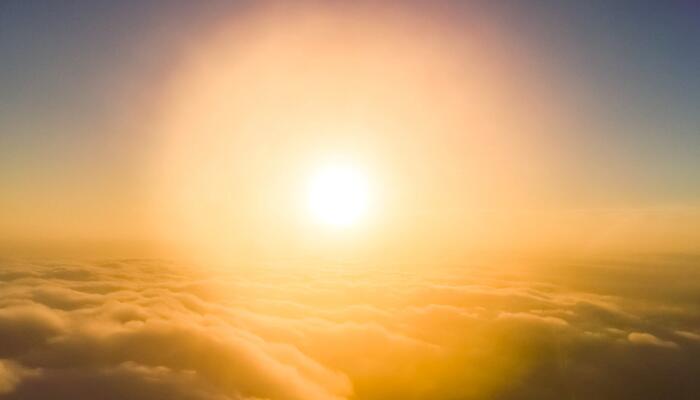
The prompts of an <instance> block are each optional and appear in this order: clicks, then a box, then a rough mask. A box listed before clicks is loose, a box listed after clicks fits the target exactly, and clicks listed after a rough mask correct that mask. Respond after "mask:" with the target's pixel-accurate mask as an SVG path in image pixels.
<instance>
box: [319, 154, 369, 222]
mask: <svg viewBox="0 0 700 400" xmlns="http://www.w3.org/2000/svg"><path fill="white" fill-rule="evenodd" d="M368 205H369V183H368V180H367V176H366V175H365V174H364V173H363V171H362V170H361V169H359V168H356V167H354V166H352V165H345V164H342V165H326V166H323V167H321V168H319V169H318V170H316V171H315V173H313V174H312V176H311V178H310V180H309V186H308V207H309V211H310V214H311V216H312V217H313V218H314V220H315V221H316V222H319V223H322V224H324V225H328V226H333V227H349V226H351V225H354V224H356V223H357V222H358V221H359V220H360V219H361V217H363V216H364V215H365V213H366V212H367V208H368Z"/></svg>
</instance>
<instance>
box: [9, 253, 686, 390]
mask: <svg viewBox="0 0 700 400" xmlns="http://www.w3.org/2000/svg"><path fill="white" fill-rule="evenodd" d="M665 267H666V268H665V269H663V270H658V271H656V272H655V273H652V272H650V271H649V270H648V269H646V268H645V267H644V266H639V265H637V264H635V263H626V264H625V265H623V266H616V265H598V264H596V265H591V266H588V267H580V266H579V267H577V268H567V269H565V270H564V269H562V270H561V271H558V272H559V273H553V272H552V271H551V270H546V271H542V270H537V269H535V268H529V267H522V268H521V269H516V270H515V271H508V272H507V273H505V272H504V271H500V270H495V269H494V270H487V269H484V270H481V271H475V270H474V269H465V270H445V271H439V273H436V272H435V271H434V270H431V271H410V272H409V271H378V270H373V271H360V270H351V269H350V270H348V269H346V270H313V271H312V270H309V271H282V270H271V269H269V270H261V271H256V272H250V271H247V272H246V271H204V270H200V271H197V270H193V269H191V268H186V267H183V266H178V265H176V264H172V263H165V262H157V261H147V260H121V261H112V262H95V263H85V264H80V263H56V262H34V263H23V262H18V261H5V262H4V265H3V269H2V273H0V398H7V399H29V400H32V399H45V398H53V399H76V398H81V397H90V396H93V395H99V397H100V398H104V399H122V398H129V399H153V398H168V399H197V400H205V399H206V400H226V399H229V400H243V399H248V400H250V399H270V400H274V399H280V400H296V399H309V400H326V399H327V400H341V399H370V400H371V399H387V398H404V399H453V398H464V399H485V398H488V399H530V398H531V399H560V398H566V397H572V396H576V397H577V398H584V399H585V398H591V399H593V398H620V399H626V398H629V399H644V398H660V397H673V398H676V399H685V398H688V399H690V398H693V396H694V395H695V394H696V393H697V392H698V391H700V383H698V382H697V380H696V379H693V376H694V375H695V374H697V373H698V372H700V361H699V360H700V341H699V340H698V337H700V335H698V334H697V333H696V332H698V328H699V327H700V309H699V307H698V304H699V303H698V302H697V301H696V300H697V297H696V293H698V292H697V290H698V289H700V287H698V286H700V284H698V283H695V284H693V283H692V282H700V281H699V280H697V279H696V280H695V281H688V280H684V281H683V282H682V283H681V284H678V285H674V284H673V282H676V280H675V279H673V278H674V277H675V276H676V274H677V273H678V269H679V268H680V269H682V270H683V273H684V274H695V275H693V277H695V278H697V277H698V275H700V273H697V272H694V271H693V270H689V269H684V268H685V267H684V266H683V265H681V266H679V265H676V264H674V263H672V262H669V263H667V265H666V266H665ZM533 271H536V272H533ZM563 271H565V272H566V273H563ZM526 272H527V273H526ZM610 274H613V275H615V276H618V277H619V276H622V275H624V276H626V277H628V279H620V280H619V282H618V283H617V284H616V285H611V284H610V282H609V280H607V277H608V276H609V275H610ZM640 274H641V276H642V278H644V277H647V278H648V277H654V279H642V278H640ZM689 282H690V283H689ZM649 289H655V290H649ZM649 366H653V367H654V368H653V370H652V369H650V368H649Z"/></svg>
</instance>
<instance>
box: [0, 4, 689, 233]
mask: <svg viewBox="0 0 700 400" xmlns="http://www.w3.org/2000/svg"><path fill="white" fill-rule="evenodd" d="M488 3H489V2H469V4H463V3H462V2H418V1H416V2H405V3H401V4H400V5H395V6H392V7H393V8H392V10H393V11H389V12H390V13H395V14H396V15H402V14H401V13H404V12H405V13H409V14H410V13H413V14H419V15H422V16H424V17H425V20H431V21H438V24H445V25H446V26H448V28H449V29H450V32H457V35H459V32H463V34H464V36H465V37H469V39H470V40H471V39H473V38H472V37H471V36H470V35H472V36H473V35H474V32H480V30H479V29H480V28H481V27H483V28H484V29H485V31H490V30H495V31H497V32H498V34H497V35H500V37H501V38H502V41H501V42H500V43H503V44H504V45H503V46H502V48H497V49H494V53H495V54H498V53H499V52H506V53H507V52H510V51H512V52H513V53H517V56H516V58H517V60H519V62H521V63H522V64H519V65H516V66H514V67H513V68H514V70H515V71H517V73H516V74H517V75H522V76H518V77H517V79H518V80H524V81H533V82H537V84H535V85H534V86H533V87H534V88H535V90H537V91H539V93H535V94H534V97H536V98H539V99H541V102H542V104H528V103H523V104H521V105H520V106H522V109H521V110H519V112H523V113H527V112H528V107H544V108H547V107H550V108H551V106H552V105H553V104H557V103H566V108H567V110H574V113H573V114H572V115H574V116H567V117H566V118H564V120H563V121H561V125H560V129H559V130H557V131H556V132H553V131H548V132H547V134H546V135H547V140H546V143H545V144H543V146H546V147H548V149H547V152H548V153H549V154H555V155H556V157H557V160H560V161H556V160H550V162H549V163H548V168H550V169H551V170H552V171H553V172H552V174H553V175H558V174H561V176H559V175H558V176H557V178H556V179H555V180H554V181H555V182H556V181H561V182H562V183H561V185H560V186H559V187H557V188H558V192H557V198H558V200H557V206H558V207H559V206H560V207H562V208H566V209H572V210H578V209H586V210H588V209H601V208H602V209H662V210H666V209H668V208H671V209H673V210H677V209H682V210H687V209H690V210H691V211H690V213H691V214H692V215H697V208H698V205H699V204H700V184H698V181H699V179H698V171H700V113H699V112H698V104H700V75H699V73H698V71H700V25H699V24H697V20H698V18H700V7H698V5H697V4H696V3H695V2H691V1H675V2H639V1H635V2H614V3H611V2H605V1H595V2H578V1H570V2H567V1H563V2H554V1H530V2H499V3H498V5H493V4H491V5H489V4H488ZM311 4H314V3H311ZM319 4H321V3H319ZM331 4H334V3H331ZM338 4H340V3H338ZM338 7H340V6H338ZM255 8H256V6H255V5H253V4H252V3H245V2H240V3H224V2H207V3H206V4H195V3H194V2H157V1H146V2H143V1H125V2H108V1H85V2H81V1H76V2H71V3H70V4H65V5H63V4H59V3H57V2H49V1H46V2H43V1H34V2H25V1H4V2H2V4H1V5H0V55H1V59H2V63H1V64H0V65H1V67H0V105H1V107H0V193H2V196H1V197H2V198H1V199H0V205H1V210H0V220H2V221H3V223H2V225H0V230H2V235H3V236H4V237H7V238H17V237H19V238H27V237H34V238H36V237H43V236H46V237H51V238H53V237H71V238H74V237H77V238H93V239H94V238H106V239H115V238H117V239H124V238H129V239H131V238H143V237H147V236H148V233H147V232H143V231H142V230H143V229H142V228H141V227H140V224H139V221H143V220H146V219H147V218H148V214H149V211H148V209H147V208H145V207H142V204H143V203H145V200H144V198H146V197H147V196H148V195H147V190H145V188H146V187H148V186H149V182H147V179H146V178H144V176H145V175H147V174H146V173H144V170H145V169H146V168H147V166H148V164H149V161H150V160H151V158H152V157H153V152H154V151H156V150H157V148H158V147H159V146H160V144H159V143H158V140H159V139H158V138H157V137H156V136H157V135H155V134H154V133H153V130H154V129H155V127H154V126H155V122H154V115H155V114H157V112H158V111H159V107H160V104H161V101H160V99H161V98H162V96H163V95H162V93H163V92H164V90H165V88H166V83H167V82H168V79H169V78H170V77H171V76H173V75H176V73H177V70H178V68H179V67H178V66H179V65H180V63H181V60H182V59H183V55H184V54H186V53H187V51H189V49H191V48H193V47H197V43H198V41H200V40H202V38H203V37H206V35H208V32H209V29H210V27H211V26H216V25H217V24H222V23H223V24H224V25H226V24H228V25H231V24H233V25H235V24H236V21H237V18H239V17H238V16H239V15H244V14H245V13H247V12H248V11H249V10H251V9H255ZM293 8H294V7H289V9H290V10H292V9H293ZM390 8H391V7H390ZM222 21H223V22H222ZM474 27H478V29H476V30H475V29H473V28H474ZM450 34H451V35H455V33H450ZM476 40H477V41H478V38H476ZM492 44H493V43H492ZM497 45H498V43H497ZM485 49H486V51H490V50H491V49H489V48H488V47H487V48H485ZM530 74H531V75H530ZM530 95H533V93H530ZM560 166H561V168H560ZM560 170H561V171H560ZM562 171H564V172H562ZM683 212H686V211H683ZM682 215H685V214H682Z"/></svg>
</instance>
